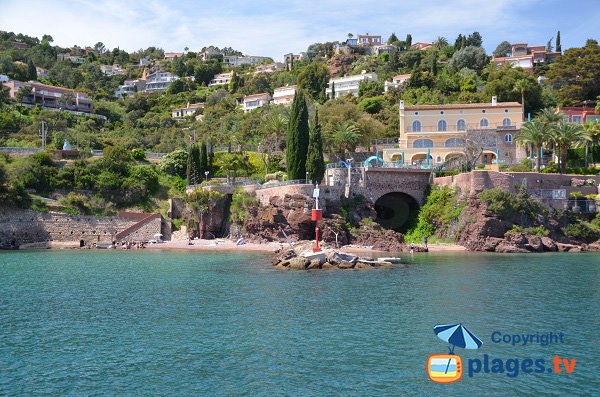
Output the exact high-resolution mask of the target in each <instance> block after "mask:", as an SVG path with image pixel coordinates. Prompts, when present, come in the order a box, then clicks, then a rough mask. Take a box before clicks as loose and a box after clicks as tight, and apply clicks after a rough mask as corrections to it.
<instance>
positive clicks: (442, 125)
mask: <svg viewBox="0 0 600 397" xmlns="http://www.w3.org/2000/svg"><path fill="white" fill-rule="evenodd" d="M447 129H448V123H446V120H440V121H438V131H446V130H447Z"/></svg>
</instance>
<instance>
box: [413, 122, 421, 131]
mask: <svg viewBox="0 0 600 397" xmlns="http://www.w3.org/2000/svg"><path fill="white" fill-rule="evenodd" d="M412 132H421V122H420V121H419V120H415V121H413V123H412Z"/></svg>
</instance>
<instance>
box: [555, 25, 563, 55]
mask: <svg viewBox="0 0 600 397" xmlns="http://www.w3.org/2000/svg"><path fill="white" fill-rule="evenodd" d="M556 52H560V53H562V46H561V45H560V30H559V31H558V32H557V33H556Z"/></svg>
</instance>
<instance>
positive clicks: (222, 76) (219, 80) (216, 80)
mask: <svg viewBox="0 0 600 397" xmlns="http://www.w3.org/2000/svg"><path fill="white" fill-rule="evenodd" d="M232 77H233V72H229V73H219V74H215V77H213V79H212V80H211V81H210V83H209V84H208V86H209V87H212V86H215V85H227V84H229V82H230V81H231V78H232Z"/></svg>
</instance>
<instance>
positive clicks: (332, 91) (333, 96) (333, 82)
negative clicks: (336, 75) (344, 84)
mask: <svg viewBox="0 0 600 397" xmlns="http://www.w3.org/2000/svg"><path fill="white" fill-rule="evenodd" d="M331 99H335V81H332V82H331Z"/></svg>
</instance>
